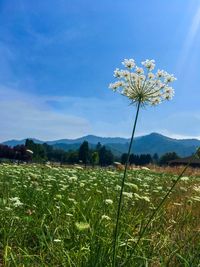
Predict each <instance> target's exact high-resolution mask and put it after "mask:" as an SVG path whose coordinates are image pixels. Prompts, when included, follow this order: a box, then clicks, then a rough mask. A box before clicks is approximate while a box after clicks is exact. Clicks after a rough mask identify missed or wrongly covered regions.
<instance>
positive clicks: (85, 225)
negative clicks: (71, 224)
mask: <svg viewBox="0 0 200 267" xmlns="http://www.w3.org/2000/svg"><path fill="white" fill-rule="evenodd" d="M75 226H76V228H77V230H79V231H85V230H88V229H90V225H89V223H86V222H76V223H75Z"/></svg>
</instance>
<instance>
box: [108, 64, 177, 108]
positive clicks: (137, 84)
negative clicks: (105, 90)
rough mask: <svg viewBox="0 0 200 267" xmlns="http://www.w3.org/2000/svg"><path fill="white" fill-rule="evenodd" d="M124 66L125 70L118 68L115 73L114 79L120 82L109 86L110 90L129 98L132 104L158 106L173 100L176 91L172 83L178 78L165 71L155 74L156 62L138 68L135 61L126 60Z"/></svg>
mask: <svg viewBox="0 0 200 267" xmlns="http://www.w3.org/2000/svg"><path fill="white" fill-rule="evenodd" d="M122 64H123V65H124V66H125V69H121V70H120V69H118V68H117V69H116V70H115V71H114V77H115V78H116V79H118V80H117V81H116V82H115V83H111V84H110V85H109V88H110V89H112V90H113V91H117V92H119V93H120V94H122V95H124V96H126V97H128V98H129V99H130V100H131V102H132V103H141V104H143V105H146V104H150V105H158V104H160V103H161V102H163V101H164V100H171V99H172V98H173V96H174V89H173V88H172V87H171V86H170V83H172V82H173V81H175V80H176V78H175V77H174V75H172V74H169V73H167V72H166V71H163V70H158V71H157V72H156V73H153V72H152V71H153V70H154V68H155V61H154V60H149V59H147V60H145V61H143V62H142V66H143V67H138V66H136V64H135V61H134V60H133V59H124V61H123V62H122Z"/></svg>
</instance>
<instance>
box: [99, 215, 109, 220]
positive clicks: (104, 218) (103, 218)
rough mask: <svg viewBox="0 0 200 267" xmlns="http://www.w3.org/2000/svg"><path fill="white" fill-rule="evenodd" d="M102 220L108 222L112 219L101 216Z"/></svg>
mask: <svg viewBox="0 0 200 267" xmlns="http://www.w3.org/2000/svg"><path fill="white" fill-rule="evenodd" d="M101 219H102V220H107V221H110V220H111V218H110V217H109V216H107V215H105V214H104V215H102V216H101Z"/></svg>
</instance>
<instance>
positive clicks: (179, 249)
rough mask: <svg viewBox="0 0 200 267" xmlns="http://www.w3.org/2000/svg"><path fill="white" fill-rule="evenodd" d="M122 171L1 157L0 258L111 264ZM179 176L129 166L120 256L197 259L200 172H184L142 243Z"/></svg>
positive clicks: (142, 262)
mask: <svg viewBox="0 0 200 267" xmlns="http://www.w3.org/2000/svg"><path fill="white" fill-rule="evenodd" d="M122 175H123V174H122V173H121V172H117V171H108V170H101V169H94V170H93V169H78V168H71V169H69V168H55V167H54V168H53V167H52V168H51V167H47V166H39V165H37V166H30V165H24V166H22V165H21V166H20V165H19V166H15V165H0V214H1V216H0V227H1V228H0V258H2V259H0V266H1V264H2V266H20V267H21V266H31V267H32V266H41V267H42V266H56V267H57V266H72V267H79V266H91V267H95V266H99V267H100V266H101V267H104V266H111V261H112V240H113V230H114V227H115V222H116V209H117V204H118V198H119V189H120V184H121V183H120V181H121V178H122ZM176 177H177V176H175V175H173V176H172V175H169V174H164V173H163V174H160V173H159V174H158V173H154V172H150V171H129V172H128V176H127V181H126V185H125V192H126V193H124V197H123V209H122V216H121V219H120V227H119V238H118V250H117V264H116V266H120V265H121V264H123V263H124V262H125V261H126V259H127V258H128V257H129V255H130V254H133V256H132V258H131V259H130V260H129V262H128V263H127V264H126V266H131V267H132V266H133V267H134V266H137V267H139V266H152V267H156V266H192V267H193V266H198V264H199V263H200V261H199V251H200V237H199V233H200V220H199V218H200V177H199V178H198V177H189V180H188V179H185V180H184V179H182V181H181V182H180V183H179V184H178V186H177V187H176V188H175V190H174V191H173V193H172V195H171V196H170V198H169V199H168V201H167V202H166V204H165V205H164V207H163V208H162V209H161V211H160V212H159V213H158V214H157V215H156V218H155V219H154V221H153V222H152V223H151V225H150V226H149V228H148V229H147V231H146V233H145V235H144V237H143V238H142V240H141V241H140V243H139V245H138V247H136V248H135V250H134V253H133V248H134V245H135V244H136V242H137V239H138V237H139V234H140V232H141V231H142V229H143V228H144V226H145V223H146V222H147V221H148V219H149V217H150V216H151V214H152V212H153V210H154V208H155V207H156V205H157V204H158V203H159V202H160V200H161V199H162V197H163V196H164V195H165V194H166V192H167V190H168V189H169V187H170V186H171V185H172V183H173V179H175V178H176Z"/></svg>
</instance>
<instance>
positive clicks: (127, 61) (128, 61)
mask: <svg viewBox="0 0 200 267" xmlns="http://www.w3.org/2000/svg"><path fill="white" fill-rule="evenodd" d="M122 64H123V65H124V66H125V67H126V68H128V69H132V68H134V67H135V60H134V59H124V61H123V62H122Z"/></svg>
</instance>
